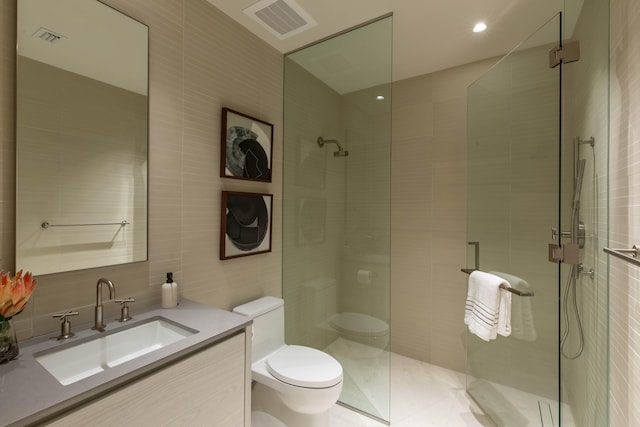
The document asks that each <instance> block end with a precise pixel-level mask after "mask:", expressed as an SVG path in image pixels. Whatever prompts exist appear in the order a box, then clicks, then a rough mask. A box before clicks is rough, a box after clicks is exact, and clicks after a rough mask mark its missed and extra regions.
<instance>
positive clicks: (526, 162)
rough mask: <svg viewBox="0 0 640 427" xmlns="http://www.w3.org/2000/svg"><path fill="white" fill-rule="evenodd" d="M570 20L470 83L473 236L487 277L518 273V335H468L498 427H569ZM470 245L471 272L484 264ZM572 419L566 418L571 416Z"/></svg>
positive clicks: (477, 393) (470, 372) (483, 396)
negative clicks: (564, 344) (564, 191)
mask: <svg viewBox="0 0 640 427" xmlns="http://www.w3.org/2000/svg"><path fill="white" fill-rule="evenodd" d="M560 26H561V16H560V15H558V16H556V17H554V18H553V19H551V20H550V21H549V22H548V23H547V24H545V25H544V26H543V27H542V28H540V29H539V30H538V31H537V32H536V33H535V34H534V35H533V36H531V37H530V38H529V39H528V40H527V41H525V42H524V43H523V44H522V45H521V46H519V47H518V48H517V49H515V50H514V51H513V52H511V53H510V54H509V55H507V56H506V57H505V58H503V59H502V60H501V61H500V62H499V63H498V64H497V65H495V66H494V67H493V68H492V69H491V70H489V71H488V72H487V73H486V74H485V75H483V76H482V77H481V78H480V79H479V80H477V81H476V82H475V83H473V84H472V85H471V86H469V88H468V91H467V103H468V107H467V108H468V118H467V120H468V139H467V141H468V146H467V149H468V156H467V158H468V195H467V217H468V225H467V236H468V240H469V242H478V244H477V249H478V254H479V266H478V268H479V269H480V270H482V271H487V272H494V273H497V274H498V275H509V276H507V277H508V278H509V282H510V283H511V284H512V286H513V287H516V288H519V289H520V290H522V291H526V292H528V293H531V294H533V296H518V295H516V294H513V295H512V313H511V323H512V332H511V335H510V336H508V337H503V336H500V335H499V336H498V338H497V339H496V340H492V341H490V342H486V341H483V340H482V339H480V338H478V337H477V336H475V335H472V334H471V333H467V391H468V393H469V394H470V395H471V396H472V398H473V399H474V400H475V401H476V402H477V403H478V404H479V405H480V407H481V408H482V409H483V411H484V412H485V413H486V414H487V415H488V416H490V417H491V418H492V419H493V420H494V422H496V424H497V425H498V426H511V427H513V426H529V425H535V426H538V425H542V426H552V425H556V426H557V425H559V419H560V408H559V405H560V391H559V389H560V384H559V355H558V354H559V351H558V341H559V317H558V313H559V277H560V271H559V270H560V268H559V265H558V264H555V263H552V262H549V261H548V246H547V245H548V244H549V243H551V229H552V228H556V229H560V230H562V228H561V226H560V165H561V135H560V126H561V117H560V101H561V97H560V91H561V84H560V82H561V65H560V66H557V67H555V68H550V67H549V51H550V50H551V49H552V48H554V47H556V46H558V43H559V41H560V37H561V36H560V28H561V27H560ZM475 247H476V246H475V245H470V246H469V256H468V259H469V265H468V266H469V267H472V266H474V263H475V262H476V254H475V251H474V248H475ZM563 415H564V414H563Z"/></svg>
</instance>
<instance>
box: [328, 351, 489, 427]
mask: <svg viewBox="0 0 640 427" xmlns="http://www.w3.org/2000/svg"><path fill="white" fill-rule="evenodd" d="M383 426H384V424H382V423H379V422H377V421H375V420H373V419H371V418H369V417H366V416H364V415H360V414H358V413H356V412H354V411H351V410H350V409H347V408H345V407H342V406H340V405H336V406H335V407H334V408H332V409H331V427H383ZM391 426H392V427H422V426H438V427H474V426H484V427H494V426H495V424H494V423H493V422H492V421H491V420H490V419H489V418H488V417H487V416H486V415H484V414H483V413H482V411H481V410H480V409H479V408H478V406H477V405H476V404H475V403H474V402H473V401H472V400H471V399H470V398H469V397H468V396H467V395H466V394H465V376H464V374H462V373H459V372H455V371H451V370H449V369H444V368H440V367H437V366H434V365H430V364H428V363H424V362H419V361H417V360H414V359H410V358H407V357H404V356H400V355H397V354H393V353H392V354H391Z"/></svg>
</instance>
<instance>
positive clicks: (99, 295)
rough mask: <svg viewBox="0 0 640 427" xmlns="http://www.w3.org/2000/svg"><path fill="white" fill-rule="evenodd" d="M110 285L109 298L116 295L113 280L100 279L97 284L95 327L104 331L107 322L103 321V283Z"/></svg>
mask: <svg viewBox="0 0 640 427" xmlns="http://www.w3.org/2000/svg"><path fill="white" fill-rule="evenodd" d="M103 283H104V284H106V285H107V286H109V299H114V298H115V297H116V288H115V286H113V282H112V281H111V280H109V279H103V278H100V279H98V283H97V284H96V309H95V313H96V315H95V322H94V325H93V328H91V329H95V330H97V331H100V332H104V327H105V324H104V323H103V322H102V284H103Z"/></svg>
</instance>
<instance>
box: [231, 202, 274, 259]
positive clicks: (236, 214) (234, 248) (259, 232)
mask: <svg viewBox="0 0 640 427" xmlns="http://www.w3.org/2000/svg"><path fill="white" fill-rule="evenodd" d="M272 212H273V195H272V194H263V193H245V192H237V191H222V203H221V214H220V259H221V260H226V259H232V258H239V257H244V256H250V255H257V254H262V253H267V252H271V238H272V233H271V230H272V223H273V215H272Z"/></svg>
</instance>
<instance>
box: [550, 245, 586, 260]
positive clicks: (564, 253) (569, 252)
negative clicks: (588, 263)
mask: <svg viewBox="0 0 640 427" xmlns="http://www.w3.org/2000/svg"><path fill="white" fill-rule="evenodd" d="M549 262H555V263H558V264H559V263H561V262H563V263H565V264H575V265H578V264H580V249H579V246H578V245H577V244H575V243H566V244H564V245H562V246H560V245H556V244H555V243H549Z"/></svg>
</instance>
